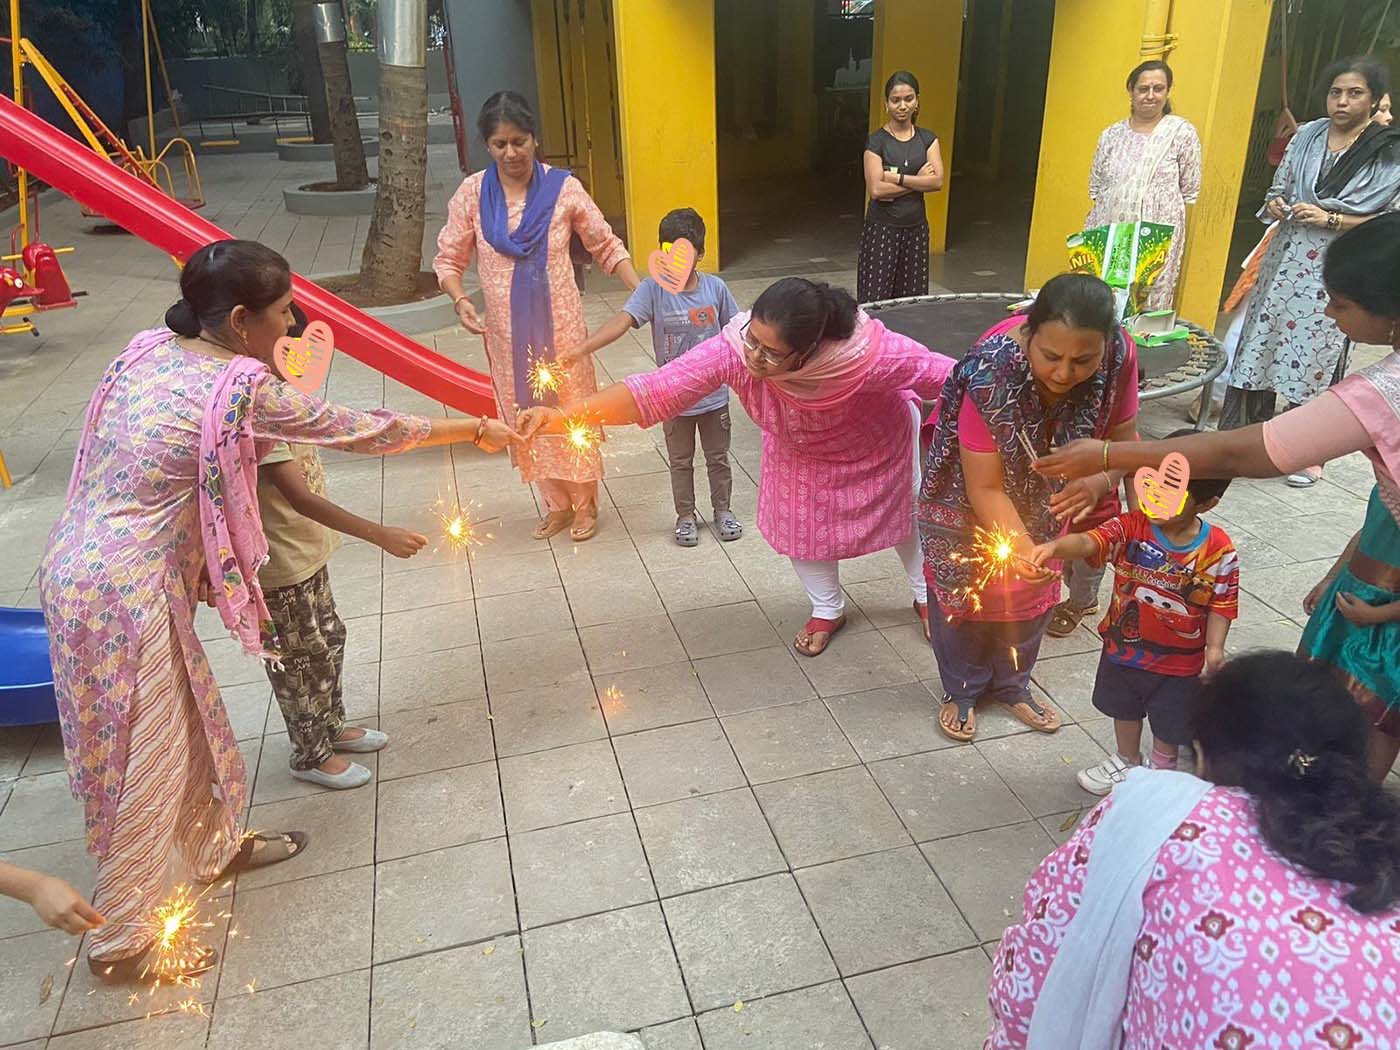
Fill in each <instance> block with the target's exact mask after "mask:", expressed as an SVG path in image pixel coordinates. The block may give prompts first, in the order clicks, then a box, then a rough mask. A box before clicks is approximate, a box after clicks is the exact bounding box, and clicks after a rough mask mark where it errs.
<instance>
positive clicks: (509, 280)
mask: <svg viewBox="0 0 1400 1050" xmlns="http://www.w3.org/2000/svg"><path fill="white" fill-rule="evenodd" d="M477 125H478V128H479V130H480V131H481V137H482V139H484V140H485V142H486V145H487V148H488V149H489V150H490V152H491V158H492V162H493V168H494V175H495V178H496V179H497V180H498V184H499V185H500V186H501V187H502V188H503V189H504V191H505V202H506V205H507V206H508V215H509V219H508V227H509V229H510V230H511V231H516V230H518V229H519V228H520V227H521V225H522V218H523V216H524V213H525V210H526V205H527V203H528V200H529V197H530V195H531V194H533V193H535V192H537V191H539V190H540V186H539V183H540V182H542V181H543V176H544V173H546V172H549V171H550V170H551V169H550V168H549V167H548V166H547V165H542V164H540V165H537V163H536V156H535V155H536V152H537V150H538V148H539V143H538V140H537V138H536V136H535V117H534V114H533V112H531V110H530V107H529V104H528V103H527V102H526V101H525V100H524V99H523V98H522V97H520V96H519V95H516V94H515V93H514V92H508V91H503V92H497V94H495V95H493V96H492V97H491V98H489V99H487V100H486V103H485V104H484V105H483V106H482V110H481V115H480V116H479V117H478V120H477ZM491 171H492V169H487V170H486V171H479V172H476V173H475V174H472V175H469V176H467V178H466V179H465V180H464V181H463V182H462V185H461V186H460V187H459V188H458V190H457V192H456V193H455V194H453V195H452V199H451V201H449V202H448V205H447V224H446V225H445V226H444V227H443V228H442V232H440V233H439V234H438V254H437V257H436V258H435V259H434V260H433V272H434V273H436V274H437V277H438V282H439V283H440V284H441V286H442V288H443V290H444V291H445V292H447V294H448V295H450V296H452V299H453V302H454V305H455V307H456V309H457V312H458V317H459V318H460V319H461V321H462V325H463V327H465V328H466V329H467V330H468V331H470V332H476V333H478V334H481V335H483V336H484V339H485V342H486V357H487V360H488V361H489V362H490V367H491V382H492V384H493V385H494V386H495V388H496V404H497V406H498V407H499V408H500V411H501V417H502V418H503V419H504V420H505V421H506V422H507V423H509V424H512V425H513V424H514V422H515V416H516V412H517V411H519V410H520V409H521V408H525V407H528V405H527V404H525V403H522V401H521V398H520V397H519V396H518V393H519V390H520V387H519V384H518V380H519V377H518V376H517V374H516V367H515V361H516V359H517V355H516V354H514V353H513V349H514V347H513V337H514V333H513V332H512V330H511V307H512V290H513V282H514V281H515V279H516V268H517V267H518V266H520V265H521V264H522V262H523V260H518V259H516V258H513V257H512V256H510V255H508V254H505V253H504V252H501V251H498V250H497V249H496V248H495V247H493V245H492V243H491V241H490V239H489V237H488V235H487V229H486V228H485V227H484V224H483V214H482V192H483V183H485V182H486V181H487V176H488V173H490V172H491ZM537 173H538V174H537ZM532 184H533V185H532ZM575 234H577V235H578V237H579V239H580V240H581V241H582V242H583V245H584V247H585V248H587V249H588V251H589V253H590V254H591V255H592V256H593V258H594V259H595V260H596V261H597V263H598V265H599V266H601V267H602V268H603V269H604V270H605V271H607V272H608V273H616V274H617V275H618V276H619V277H621V278H622V280H623V282H624V283H625V284H626V285H627V287H628V288H635V287H636V286H637V284H638V279H637V274H636V271H635V270H634V269H633V268H632V260H631V258H630V257H629V256H628V254H627V246H626V245H624V244H623V243H622V241H621V240H619V239H618V237H617V236H616V235H614V233H613V232H612V227H610V226H609V225H608V223H607V220H606V219H604V218H603V213H602V212H601V211H599V210H598V206H597V205H596V204H594V203H593V200H592V198H590V197H589V196H588V193H587V191H586V190H584V188H583V185H582V184H581V183H580V182H579V181H578V179H576V178H573V177H572V176H570V177H568V178H567V179H565V180H564V181H563V185H562V188H561V189H559V191H558V200H557V202H556V203H555V205H554V209H553V214H552V215H551V216H550V217H549V226H548V232H547V235H546V238H545V241H544V243H543V244H542V245H541V246H540V250H542V251H546V252H547V257H546V259H545V260H544V266H543V270H544V273H545V275H546V278H547V280H548V284H549V295H548V299H549V302H550V307H551V309H552V315H553V316H552V326H553V345H552V346H549V347H533V348H532V354H531V356H532V357H539V358H542V359H544V360H547V361H553V358H554V355H555V354H556V353H557V352H558V351H560V350H563V349H565V348H569V347H574V346H577V345H578V344H579V343H582V342H583V341H584V339H586V338H587V337H588V329H587V327H586V326H585V325H584V321H583V302H582V299H581V298H580V296H579V290H578V286H577V284H576V283H575V282H574V271H573V264H572V263H571V261H570V258H569V243H570V240H571V238H572V237H573V236H574V235H575ZM473 259H475V260H476V271H477V277H478V278H479V279H480V281H481V290H482V293H483V294H484V296H485V298H486V320H485V323H484V324H483V322H482V321H481V320H480V319H479V318H478V317H477V314H476V309H475V308H474V307H473V306H472V304H471V300H469V299H468V298H467V296H466V293H465V291H464V290H463V287H462V273H463V272H464V271H465V270H466V268H467V267H468V266H469V265H470V264H471V262H472V260H473ZM553 368H554V371H555V372H556V374H557V375H558V377H559V385H558V387H557V389H555V390H553V391H550V392H548V394H547V395H546V396H549V397H550V398H551V399H552V400H555V401H556V402H557V403H559V404H569V403H572V402H574V401H577V400H580V399H582V398H584V397H587V396H588V395H589V394H592V393H594V392H595V391H596V390H597V389H598V383H597V380H596V378H595V377H594V373H593V362H592V359H591V358H589V357H582V358H578V359H576V360H574V361H572V362H570V363H569V364H568V365H567V366H564V365H559V364H555V365H554V366H553ZM512 456H513V457H514V459H515V463H516V466H517V467H519V469H520V476H521V479H522V480H524V482H525V483H526V484H527V485H528V484H530V483H531V482H534V483H536V484H538V485H539V488H540V493H541V495H542V496H543V497H544V500H545V504H546V506H547V507H548V510H549V513H548V515H547V517H546V518H545V520H544V521H543V522H541V523H540V526H539V528H537V529H536V530H535V535H536V537H537V538H539V539H547V538H548V537H549V536H552V535H554V533H556V532H558V531H560V530H561V529H563V528H565V527H566V526H568V525H569V524H571V523H572V524H573V530H572V535H573V537H574V538H575V539H580V540H581V539H587V538H588V537H590V536H592V535H593V529H594V523H595V522H596V520H597V506H598V481H599V479H601V478H602V476H603V456H602V451H601V450H600V449H598V448H596V447H595V448H592V449H589V450H587V451H584V452H579V451H578V450H577V449H575V448H573V447H572V446H570V445H568V444H567V442H566V441H565V440H564V439H563V438H559V437H549V438H541V439H540V440H538V441H536V442H534V444H533V445H532V446H531V447H530V448H528V449H524V450H522V451H521V452H519V453H518V454H517V453H515V452H512Z"/></svg>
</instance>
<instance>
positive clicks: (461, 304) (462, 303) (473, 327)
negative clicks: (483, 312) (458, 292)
mask: <svg viewBox="0 0 1400 1050" xmlns="http://www.w3.org/2000/svg"><path fill="white" fill-rule="evenodd" d="M454 309H455V310H456V312H457V320H458V321H460V322H461V323H462V327H463V328H465V329H466V330H467V331H468V332H471V333H472V334H473V335H485V334H486V326H485V325H484V324H482V323H481V317H480V316H479V315H478V314H477V312H476V307H475V306H473V305H472V301H471V300H470V299H461V300H459V301H458V302H457V305H456V307H455V308H454Z"/></svg>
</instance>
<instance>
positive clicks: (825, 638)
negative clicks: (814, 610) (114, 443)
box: [792, 613, 846, 656]
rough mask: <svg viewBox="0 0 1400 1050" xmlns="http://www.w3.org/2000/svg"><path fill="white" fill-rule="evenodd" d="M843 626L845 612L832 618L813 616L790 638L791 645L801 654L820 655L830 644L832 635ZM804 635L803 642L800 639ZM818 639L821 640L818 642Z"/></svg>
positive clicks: (844, 623) (844, 624)
mask: <svg viewBox="0 0 1400 1050" xmlns="http://www.w3.org/2000/svg"><path fill="white" fill-rule="evenodd" d="M845 626H846V614H845V613H842V614H841V615H840V616H838V617H837V618H836V619H834V620H823V619H822V618H821V617H819V616H813V617H812V618H811V619H810V620H808V621H807V622H806V623H804V624H803V625H802V630H800V631H798V632H797V637H796V638H794V639H793V640H792V647H793V648H794V649H796V650H797V651H798V652H799V653H801V654H802V655H803V656H821V654H822V653H824V652H826V647H827V646H828V645H830V644H831V637H832V635H834V634H835V633H836V632H837V631H839V630H841V628H843V627H845ZM804 636H805V637H806V639H807V640H806V641H805V642H804V641H803V640H802V639H803V637H804ZM818 639H820V640H821V643H820V644H818Z"/></svg>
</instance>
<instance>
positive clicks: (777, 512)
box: [519, 277, 953, 656]
mask: <svg viewBox="0 0 1400 1050" xmlns="http://www.w3.org/2000/svg"><path fill="white" fill-rule="evenodd" d="M952 367H953V361H952V359H951V358H948V357H944V356H943V355H942V354H935V353H931V352H930V351H929V350H928V348H927V347H925V346H923V345H921V344H919V343H916V342H914V340H912V339H909V338H907V337H906V336H903V335H900V334H898V333H896V332H891V331H889V330H888V329H887V328H885V326H884V325H883V324H881V323H880V322H879V321H877V320H874V319H873V318H870V317H868V316H867V315H866V314H865V313H863V312H861V311H860V310H859V309H858V308H857V306H856V302H855V300H854V299H853V298H851V296H850V294H849V293H848V292H845V291H843V290H841V289H839V288H832V287H831V286H830V285H826V284H822V283H819V282H816V281H808V280H805V279H804V278H801V277H785V278H783V279H782V280H781V281H778V282H777V283H775V284H773V285H771V286H769V288H768V289H767V290H766V291H764V292H763V294H762V295H760V296H759V297H758V299H757V300H755V302H754V304H753V311H752V314H749V313H740V314H737V315H735V317H734V318H733V319H732V320H731V321H730V322H729V324H728V325H726V326H725V328H724V330H723V331H722V332H720V334H719V335H717V336H715V337H713V338H712V339H709V340H707V341H706V342H704V343H701V344H700V345H699V346H697V347H695V348H694V349H692V350H690V351H689V352H687V353H686V354H684V355H682V356H681V357H678V358H676V359H675V360H674V361H671V362H670V363H669V364H666V365H663V366H662V367H660V368H658V369H656V371H654V372H647V373H643V374H640V375H631V376H628V377H627V378H626V380H625V381H624V382H622V383H614V384H613V385H612V386H610V387H608V388H606V389H605V390H603V391H602V392H601V393H598V394H596V395H594V396H593V397H590V398H587V399H585V400H584V401H582V402H581V403H579V404H576V405H572V406H570V409H571V411H575V412H578V413H580V414H582V415H583V416H584V417H585V418H587V419H589V420H590V421H592V422H595V423H599V424H602V425H608V424H613V425H617V424H623V423H637V424H639V425H641V426H644V427H649V426H652V425H653V424H656V423H659V422H661V421H663V420H666V419H670V418H671V417H672V416H675V415H677V414H678V413H680V412H681V411H683V410H684V409H686V408H688V407H689V406H691V405H693V404H695V402H697V401H699V400H700V399H701V398H702V397H704V396H705V395H706V394H708V393H710V392H711V391H713V390H717V389H718V388H719V387H721V386H726V385H727V386H729V387H730V388H731V389H732V390H733V391H734V392H735V394H737V395H738V397H739V400H740V402H742V403H743V406H744V410H745V411H746V412H748V414H749V416H750V417H751V418H752V419H753V421H754V422H755V423H757V424H758V426H759V428H760V429H761V430H762V431H763V458H762V462H761V468H760V477H759V486H758V529H759V531H760V532H761V533H762V534H763V538H764V539H766V540H767V541H768V543H769V544H770V545H771V546H772V548H773V549H774V550H775V551H777V552H778V553H779V554H786V555H787V556H788V558H789V559H790V560H791V561H792V566H793V569H794V570H795V571H796V573H797V576H798V579H800V580H801V581H802V585H803V587H804V588H805V589H806V591H807V595H808V597H809V598H810V599H811V602H812V618H811V619H810V620H808V621H807V623H806V624H805V625H804V626H803V628H802V629H801V630H800V631H799V632H798V634H797V637H796V639H795V640H794V642H793V645H794V648H796V650H797V651H798V652H799V653H801V654H802V655H804V656H817V655H818V654H820V653H821V652H823V651H824V650H825V649H826V646H827V643H828V642H829V641H830V639H831V636H832V635H834V634H835V633H836V632H837V631H839V630H840V629H841V628H842V627H843V626H844V625H845V623H846V614H845V597H844V595H843V594H842V591H841V578H840V562H841V561H842V560H843V559H845V558H855V557H859V556H860V555H862V554H871V553H874V552H875V551H881V550H885V549H886V548H889V547H893V548H894V549H895V551H896V552H897V553H898V554H899V557H900V560H901V561H902V562H903V563H904V570H905V573H906V574H907V576H908V578H909V587H910V591H911V592H912V595H913V599H914V608H915V610H916V611H917V612H918V614H919V616H920V618H921V619H923V620H924V623H925V632H927V617H928V590H927V585H926V584H925V582H924V573H923V556H922V553H921V551H920V549H919V538H918V535H917V533H916V531H915V530H914V528H913V520H914V514H913V511H914V491H915V489H916V488H917V486H918V481H919V456H918V429H919V401H920V400H921V399H922V400H925V401H934V400H937V398H938V396H939V394H940V392H941V391H942V389H943V381H944V379H946V378H947V376H948V374H949V372H950V371H951V370H952ZM563 425H564V418H563V415H562V414H561V413H560V412H559V411H558V410H557V409H550V408H536V409H532V410H531V411H529V412H527V413H523V414H522V415H521V417H520V419H519V429H520V432H521V433H522V434H523V435H525V436H527V437H528V436H529V435H531V434H533V433H536V432H543V433H551V432H554V433H557V432H558V431H559V430H560V429H561V428H562V427H563ZM536 440H538V438H536Z"/></svg>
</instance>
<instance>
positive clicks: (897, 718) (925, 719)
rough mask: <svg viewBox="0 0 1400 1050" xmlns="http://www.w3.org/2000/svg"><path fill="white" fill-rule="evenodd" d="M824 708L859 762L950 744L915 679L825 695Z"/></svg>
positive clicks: (929, 699)
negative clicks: (837, 694)
mask: <svg viewBox="0 0 1400 1050" xmlns="http://www.w3.org/2000/svg"><path fill="white" fill-rule="evenodd" d="M826 706H827V709H828V710H830V711H831V714H832V717H833V718H835V719H836V722H837V724H838V725H839V726H840V727H841V730H842V732H844V733H845V734H846V737H847V739H848V740H850V742H851V746H852V747H854V748H855V749H856V753H857V754H858V755H859V756H860V758H861V761H862V762H877V761H879V760H880V759H883V758H894V757H897V756H899V755H910V754H915V753H917V752H920V751H932V750H935V749H937V748H943V747H952V746H953V741H951V740H949V739H948V738H947V737H946V736H944V735H943V734H942V733H941V732H940V731H939V729H938V705H937V703H936V702H935V701H934V700H933V698H932V696H930V694H929V691H928V690H927V689H926V688H925V687H924V686H923V685H922V684H921V683H918V682H911V683H908V684H906V685H893V686H887V687H885V688H882V689H870V690H867V691H865V692H863V693H848V694H846V695H844V696H833V697H828V698H827V700H826Z"/></svg>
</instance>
